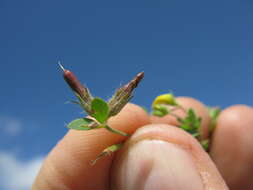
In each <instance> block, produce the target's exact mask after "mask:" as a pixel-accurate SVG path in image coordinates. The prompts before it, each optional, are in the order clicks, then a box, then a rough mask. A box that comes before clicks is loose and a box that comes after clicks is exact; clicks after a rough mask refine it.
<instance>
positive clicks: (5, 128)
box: [0, 116, 22, 136]
mask: <svg viewBox="0 0 253 190" xmlns="http://www.w3.org/2000/svg"><path fill="white" fill-rule="evenodd" d="M21 128H22V122H21V121H20V120H18V119H16V118H13V117H9V116H0V131H2V132H4V133H5V134H7V135H10V136H16V135H18V134H19V133H20V132H21Z"/></svg>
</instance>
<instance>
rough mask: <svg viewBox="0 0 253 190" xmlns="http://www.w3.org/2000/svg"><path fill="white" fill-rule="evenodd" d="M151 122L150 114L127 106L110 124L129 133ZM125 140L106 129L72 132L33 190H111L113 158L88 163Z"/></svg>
mask: <svg viewBox="0 0 253 190" xmlns="http://www.w3.org/2000/svg"><path fill="white" fill-rule="evenodd" d="M148 123H149V117H148V114H147V113H146V112H145V111H144V110H143V109H142V108H140V107H139V106H136V105H134V104H127V105H126V106H125V107H124V108H123V109H122V111H121V112H120V113H119V114H118V115H117V116H115V117H113V118H111V119H110V120H109V125H110V126H112V127H114V128H116V129H119V130H122V131H124V132H126V133H128V134H131V133H133V132H134V131H135V130H136V129H137V128H139V127H141V126H143V125H146V124H148ZM125 138H126V137H123V136H120V135H117V134H113V133H111V132H108V131H106V130H105V129H97V130H90V131H74V130H70V131H69V132H68V133H67V135H66V136H65V137H64V138H63V139H62V140H61V141H60V142H59V143H58V144H57V145H56V146H55V148H54V149H53V150H52V151H51V152H50V154H49V155H48V157H47V158H46V160H45V162H44V164H43V166H42V168H41V170H40V172H39V174H38V176H37V178H36V180H35V182H34V184H33V186H32V190H44V189H47V190H55V189H57V190H58V189H61V190H65V189H66V190H70V189H72V190H73V189H74V190H81V189H87V190H88V189H92V190H100V189H101V190H102V189H103V190H104V189H109V172H110V165H111V162H112V159H113V156H108V157H105V158H103V159H102V160H100V161H99V162H97V163H96V164H95V165H94V166H91V165H90V164H89V163H90V161H91V160H93V159H95V158H96V156H97V155H98V154H99V153H100V152H101V151H102V150H104V149H105V148H106V147H108V146H110V145H112V144H116V143H119V142H121V141H123V140H124V139H125Z"/></svg>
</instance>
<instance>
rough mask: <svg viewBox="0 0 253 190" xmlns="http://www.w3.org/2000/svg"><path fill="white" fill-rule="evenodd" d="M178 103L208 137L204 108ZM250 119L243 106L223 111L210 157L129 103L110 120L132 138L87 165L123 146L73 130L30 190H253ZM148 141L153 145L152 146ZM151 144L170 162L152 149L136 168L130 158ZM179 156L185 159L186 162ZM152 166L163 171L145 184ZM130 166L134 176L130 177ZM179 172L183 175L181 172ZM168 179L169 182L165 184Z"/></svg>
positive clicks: (99, 133) (172, 126)
mask: <svg viewBox="0 0 253 190" xmlns="http://www.w3.org/2000/svg"><path fill="white" fill-rule="evenodd" d="M177 101H178V102H179V103H180V104H181V105H182V106H183V107H185V108H189V107H191V108H193V109H194V110H195V111H196V113H197V114H198V115H200V116H201V117H202V119H203V123H202V129H201V130H202V135H203V136H204V137H206V136H208V135H209V134H208V130H207V129H208V128H207V126H208V124H209V123H210V118H209V116H208V112H207V109H206V107H205V105H204V104H203V103H201V102H199V101H198V100H195V99H193V98H189V97H179V98H178V99H177ZM178 114H183V113H178ZM252 116H253V109H252V108H251V107H249V106H245V105H235V106H232V107H229V108H227V109H225V110H223V111H222V113H221V114H220V116H219V118H218V122H217V126H216V129H215V131H214V133H213V136H212V145H211V148H210V156H209V155H208V154H207V153H206V152H205V151H204V150H203V149H202V148H201V146H200V145H199V143H198V142H197V141H196V140H195V139H194V138H192V137H191V135H189V134H188V133H186V132H184V131H183V130H181V129H179V128H177V127H176V126H177V123H176V121H175V120H173V119H172V118H170V117H168V116H166V117H164V118H157V117H154V116H148V115H147V113H146V112H145V111H144V110H143V109H142V108H140V107H139V106H137V105H134V104H128V105H127V106H126V107H125V108H123V110H122V111H121V112H120V113H119V114H118V115H117V116H115V117H113V118H111V119H110V121H109V124H110V126H112V127H114V128H117V129H119V130H122V131H125V132H127V133H129V134H133V135H132V136H131V137H130V138H129V139H128V140H127V141H126V143H125V145H124V146H123V148H122V149H121V150H120V151H119V152H117V153H116V154H113V155H111V156H107V157H105V158H103V159H101V160H99V161H98V162H97V163H96V164H95V165H94V166H91V165H90V164H89V162H90V161H91V160H93V159H94V158H95V157H96V156H97V155H98V154H99V153H100V152H101V151H102V150H103V149H104V148H106V147H108V146H109V145H112V144H115V143H119V142H121V141H122V140H124V139H125V137H122V136H119V135H116V134H112V133H110V132H108V131H106V130H104V129H98V130H91V131H74V130H70V131H69V132H68V133H67V134H66V135H65V136H64V137H63V139H62V140H61V141H60V142H59V143H58V144H57V145H56V146H55V147H54V149H53V150H52V151H51V152H50V153H49V155H48V156H47V158H46V159H45V161H44V163H43V166H42V168H41V170H40V172H39V174H38V176H37V177H36V180H35V181H34V184H33V186H32V190H44V189H47V190H65V189H66V190H83V189H87V190H89V189H92V190H109V189H119V190H122V189H127V188H126V186H130V185H132V187H135V188H128V189H152V185H154V187H159V188H157V189H174V190H177V189H184V188H183V187H182V185H186V186H188V187H189V188H187V189H190V187H192V186H194V187H195V188H192V189H206V190H207V189H217V190H223V189H228V187H229V189H232V190H237V189H244V190H248V189H253V181H252V180H251V178H252V176H253V143H252V139H253V117H252ZM150 142H151V143H152V144H150V145H149V143H150ZM147 144H148V146H150V147H153V148H152V150H153V151H157V155H159V154H160V153H159V149H160V148H159V146H161V147H163V148H161V151H162V153H161V155H163V151H164V150H166V151H168V152H169V155H168V156H169V158H171V159H167V160H166V162H165V165H163V163H164V162H163V156H160V157H159V156H158V158H156V157H155V156H156V154H150V153H151V152H152V150H151V151H150V153H149V154H147V155H145V158H144V159H143V160H145V162H146V163H144V164H142V163H141V164H140V165H137V166H135V165H134V164H135V163H137V162H138V161H140V160H138V158H139V157H138V156H137V157H136V159H137V160H136V162H135V160H134V162H132V161H131V159H132V158H133V157H131V156H129V155H131V154H139V153H140V152H141V151H142V147H147V146H146V145H147ZM143 154H144V153H143ZM177 155H182V159H181V156H180V157H177ZM185 155H187V156H185ZM141 156H142V154H140V157H141ZM164 156H166V152H164ZM183 157H185V158H183ZM188 158H189V159H188ZM127 159H128V160H127ZM157 159H158V161H159V159H161V160H160V161H159V162H158V164H157V165H154V164H152V162H153V161H154V160H157ZM126 160H127V162H126ZM179 162H180V163H182V164H183V165H184V167H183V168H180V167H179V166H180V164H175V163H179ZM126 163H127V164H130V165H126ZM139 166H140V167H139ZM166 166H168V167H167V168H166ZM154 167H156V168H158V170H159V168H160V167H161V168H164V169H162V171H160V172H162V175H161V179H160V178H158V179H156V180H153V181H155V182H153V184H150V185H148V186H147V185H145V180H147V178H152V177H154V176H152V175H151V174H152V172H150V170H153V168H154ZM128 168H130V169H135V171H136V172H132V173H131V174H128ZM168 168H169V169H168ZM185 168H187V171H185ZM217 168H218V169H217ZM180 169H183V171H184V172H180V173H177V171H180ZM163 170H164V171H163ZM130 172H131V171H130ZM138 172H139V173H138ZM173 172H174V173H173ZM171 173H173V175H170V174H171ZM137 174H139V176H137V177H138V179H139V181H138V187H137V186H136V184H134V183H135V182H133V183H132V181H133V180H134V177H135V175H137ZM191 175H192V176H191ZM164 176H165V178H166V179H165V180H162V178H163V177H164ZM132 178H133V180H132ZM189 179H190V180H189ZM127 180H129V181H127ZM159 180H160V181H159ZM125 182H127V185H126V184H124V183H125ZM156 182H157V184H154V183H156ZM226 184H227V185H226ZM180 187H181V188H180ZM154 189H156V188H154Z"/></svg>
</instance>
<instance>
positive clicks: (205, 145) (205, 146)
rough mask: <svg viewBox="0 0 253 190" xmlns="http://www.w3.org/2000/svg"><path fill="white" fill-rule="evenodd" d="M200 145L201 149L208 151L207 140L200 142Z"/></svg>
mask: <svg viewBox="0 0 253 190" xmlns="http://www.w3.org/2000/svg"><path fill="white" fill-rule="evenodd" d="M200 144H201V145H202V147H203V148H204V149H205V150H206V151H208V148H209V140H208V139H206V140H202V141H201V142H200Z"/></svg>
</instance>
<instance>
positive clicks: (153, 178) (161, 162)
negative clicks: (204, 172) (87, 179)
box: [117, 140, 204, 190]
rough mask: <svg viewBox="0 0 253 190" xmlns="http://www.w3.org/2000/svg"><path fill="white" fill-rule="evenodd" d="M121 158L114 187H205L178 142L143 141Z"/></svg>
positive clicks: (191, 160)
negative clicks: (116, 185)
mask: <svg viewBox="0 0 253 190" xmlns="http://www.w3.org/2000/svg"><path fill="white" fill-rule="evenodd" d="M122 159H123V160H122V162H121V167H120V169H119V172H118V174H117V175H119V178H118V179H119V183H118V184H119V187H118V188H117V189H121V190H122V189H124V190H128V189H129V190H130V189H131V190H140V189H145V190H154V189H162V190H163V189H166V190H170V189H171V190H176V189H187V190H191V189H194V190H198V189H204V188H203V183H202V180H201V178H200V175H199V173H198V171H197V169H196V166H195V164H194V161H193V159H192V157H191V155H190V153H188V152H187V151H186V150H184V149H183V148H181V147H180V146H179V145H176V144H172V143H169V142H165V141H161V140H143V141H140V142H138V143H136V144H135V145H133V146H132V147H131V148H130V149H129V151H128V152H127V153H126V154H124V157H123V158H122Z"/></svg>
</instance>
